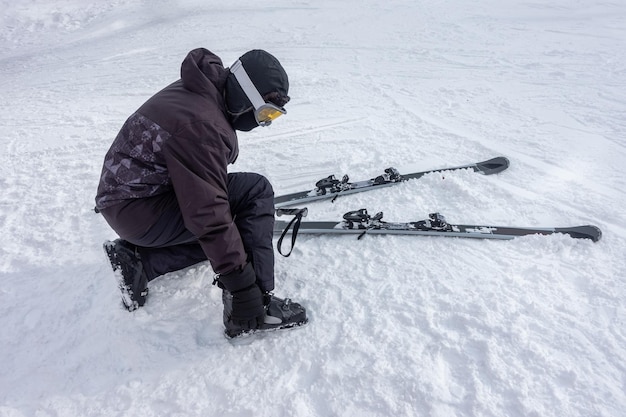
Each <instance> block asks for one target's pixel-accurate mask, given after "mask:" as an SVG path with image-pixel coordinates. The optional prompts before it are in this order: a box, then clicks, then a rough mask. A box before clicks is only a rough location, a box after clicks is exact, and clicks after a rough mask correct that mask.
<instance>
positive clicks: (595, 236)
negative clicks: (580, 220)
mask: <svg viewBox="0 0 626 417" xmlns="http://www.w3.org/2000/svg"><path fill="white" fill-rule="evenodd" d="M554 231H555V232H556V233H565V234H566V235H570V236H571V237H573V238H575V239H591V240H592V241H594V242H597V241H599V240H600V239H601V238H602V230H600V229H599V228H598V227H596V226H593V225H585V226H576V227H557V228H555V229H554Z"/></svg>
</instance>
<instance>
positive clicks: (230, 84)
mask: <svg viewBox="0 0 626 417" xmlns="http://www.w3.org/2000/svg"><path fill="white" fill-rule="evenodd" d="M239 61H240V62H241V66H243V69H244V70H245V72H246V73H247V74H248V77H249V78H250V81H252V84H253V85H254V87H256V90H257V91H258V92H259V94H260V95H261V97H262V99H263V100H264V101H265V102H267V103H272V104H274V105H276V106H278V107H281V108H282V107H283V106H284V105H285V104H286V103H287V102H288V101H289V96H288V92H289V78H288V77H287V73H286V72H285V69H284V68H283V67H282V65H280V62H278V60H277V59H276V58H275V57H274V56H273V55H271V54H269V53H268V52H266V51H263V50H259V49H255V50H252V51H249V52H246V53H245V54H244V55H242V56H241V57H240V58H239ZM235 65H238V63H237V62H236V63H235ZM235 65H233V68H234V67H235ZM225 95H226V110H227V112H228V116H229V119H230V122H231V124H232V126H233V127H234V128H235V129H237V130H242V131H248V130H252V129H253V128H255V127H257V126H258V125H259V123H258V121H257V119H256V117H255V114H254V106H253V105H252V102H251V101H250V99H249V98H248V96H247V95H246V93H245V92H244V90H243V89H242V87H241V85H240V84H239V82H238V81H237V78H236V77H235V75H234V74H233V73H232V72H231V73H230V74H229V75H228V79H227V81H226V93H225ZM268 124H269V123H268Z"/></svg>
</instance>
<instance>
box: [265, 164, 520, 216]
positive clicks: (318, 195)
mask: <svg viewBox="0 0 626 417" xmlns="http://www.w3.org/2000/svg"><path fill="white" fill-rule="evenodd" d="M508 167H509V160H508V159H507V158H505V157H503V156H498V157H496V158H492V159H489V160H487V161H482V162H476V163H473V164H468V165H461V166H456V167H449V168H440V169H432V170H428V171H422V172H414V173H412V174H400V173H399V172H398V170H397V169H395V168H387V169H385V171H384V173H383V174H381V175H379V176H377V177H374V178H371V179H369V180H364V181H356V182H350V178H349V177H348V176H347V175H344V176H343V178H342V179H341V180H340V179H337V178H336V177H335V176H334V175H330V176H328V177H326V178H322V179H321V180H319V181H317V183H316V184H315V188H314V189H313V190H310V191H300V192H297V193H291V194H285V195H282V196H278V197H276V198H274V207H276V208H280V207H288V206H293V205H295V204H303V203H309V202H312V201H318V200H325V199H333V201H334V199H336V198H337V197H338V196H340V195H345V194H353V193H360V192H363V191H370V190H373V189H379V188H383V187H389V186H392V185H396V184H399V183H402V182H404V181H408V180H411V179H417V178H420V177H423V176H424V175H426V174H431V173H433V172H442V171H456V170H459V169H471V170H473V171H474V172H477V173H479V174H483V175H491V174H497V173H498V172H502V171H504V170H505V169H507V168H508Z"/></svg>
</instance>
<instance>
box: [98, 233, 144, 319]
mask: <svg viewBox="0 0 626 417" xmlns="http://www.w3.org/2000/svg"><path fill="white" fill-rule="evenodd" d="M103 247H104V251H105V252H106V254H107V256H108V258H109V261H110V262H111V267H112V268H113V273H114V275H115V279H116V280H117V284H118V287H119V289H120V293H121V295H122V303H123V304H124V307H125V308H126V309H127V310H128V311H134V310H136V309H138V308H139V307H141V306H143V305H144V304H145V302H146V297H147V296H148V278H147V277H146V273H145V272H144V270H143V264H142V263H141V257H140V256H139V253H138V252H137V249H136V247H135V246H134V245H132V244H130V243H128V242H126V241H125V240H122V239H116V240H114V241H112V242H111V241H106V242H104V245H103Z"/></svg>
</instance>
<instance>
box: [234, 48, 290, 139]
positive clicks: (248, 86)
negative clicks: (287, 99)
mask: <svg viewBox="0 0 626 417" xmlns="http://www.w3.org/2000/svg"><path fill="white" fill-rule="evenodd" d="M230 72H232V73H233V75H234V76H235V78H236V79H237V82H238V83H239V85H240V86H241V89H242V90H243V92H244V93H246V96H247V97H248V99H249V100H250V102H251V103H252V106H253V107H254V118H255V119H256V122H257V123H258V124H259V126H264V127H265V126H269V125H270V124H272V121H273V120H275V119H277V118H278V117H280V116H282V115H283V114H287V110H285V109H284V108H282V107H278V106H276V105H275V104H273V103H266V102H265V100H263V97H261V94H260V93H259V90H257V89H256V87H255V86H254V84H253V83H252V80H251V79H250V76H249V75H248V73H247V72H246V69H245V68H244V67H243V64H242V63H241V61H240V60H237V61H235V63H234V64H233V65H232V66H231V67H230Z"/></svg>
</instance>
